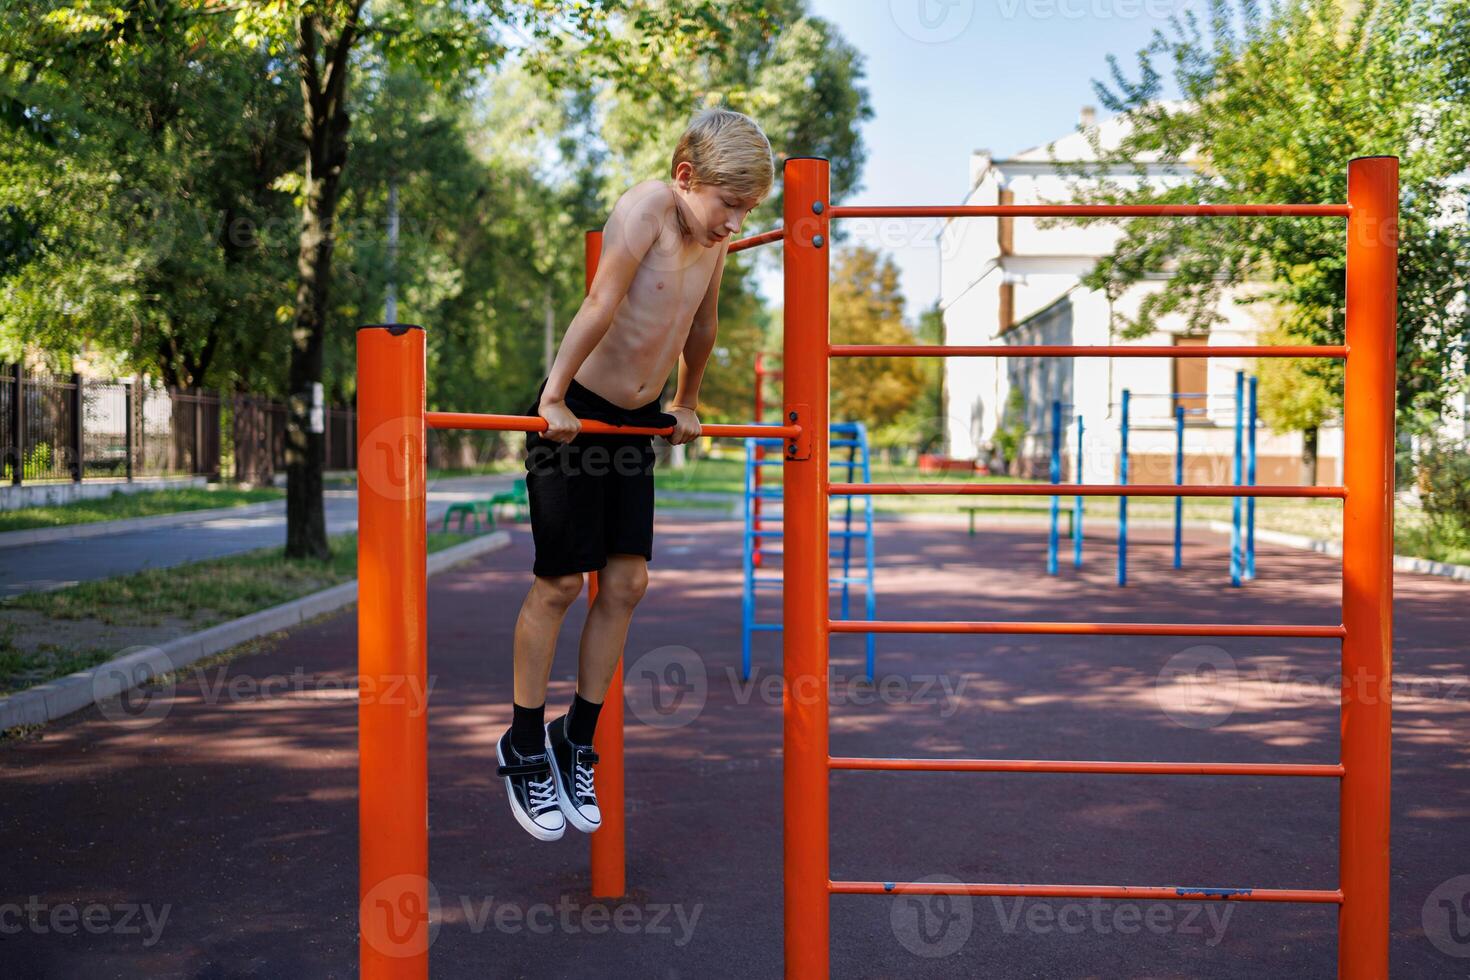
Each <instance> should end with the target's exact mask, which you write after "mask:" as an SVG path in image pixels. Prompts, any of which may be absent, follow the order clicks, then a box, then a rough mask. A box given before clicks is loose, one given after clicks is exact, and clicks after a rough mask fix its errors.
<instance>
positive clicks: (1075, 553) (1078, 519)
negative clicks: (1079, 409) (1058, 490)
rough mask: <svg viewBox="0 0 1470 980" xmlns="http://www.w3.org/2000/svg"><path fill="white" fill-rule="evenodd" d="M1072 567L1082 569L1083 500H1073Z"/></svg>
mask: <svg viewBox="0 0 1470 980" xmlns="http://www.w3.org/2000/svg"><path fill="white" fill-rule="evenodd" d="M1076 467H1077V472H1076V474H1075V475H1076V478H1077V480H1076V482H1077V484H1078V485H1079V486H1080V485H1081V483H1082V416H1080V415H1079V416H1077V461H1076ZM1072 565H1073V567H1074V568H1081V567H1082V498H1081V497H1080V496H1078V497H1074V498H1073V499H1072Z"/></svg>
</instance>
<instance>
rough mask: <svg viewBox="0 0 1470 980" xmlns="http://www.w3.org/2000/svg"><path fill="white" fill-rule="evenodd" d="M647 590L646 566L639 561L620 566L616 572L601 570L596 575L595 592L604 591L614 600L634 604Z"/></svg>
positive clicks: (599, 593) (600, 592) (600, 593)
mask: <svg viewBox="0 0 1470 980" xmlns="http://www.w3.org/2000/svg"><path fill="white" fill-rule="evenodd" d="M647 591H648V568H647V566H645V565H643V564H642V563H641V562H640V563H638V564H636V565H633V564H629V565H627V566H623V567H620V568H619V569H618V570H617V572H616V574H613V575H609V574H607V573H606V572H603V573H602V574H600V575H599V576H598V581H597V593H598V595H599V596H601V595H602V594H604V593H606V595H607V597H608V598H609V599H611V600H613V601H614V602H620V603H625V604H627V605H630V606H631V605H635V604H636V603H637V602H638V600H640V599H642V598H643V595H644V593H646V592H647Z"/></svg>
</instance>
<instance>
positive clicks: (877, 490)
mask: <svg viewBox="0 0 1470 980" xmlns="http://www.w3.org/2000/svg"><path fill="white" fill-rule="evenodd" d="M827 492H828V493H829V494H831V495H832V496H834V497H836V496H844V495H849V494H851V495H856V496H859V497H865V496H867V495H868V494H887V495H897V494H903V493H911V494H915V495H919V494H926V493H933V494H964V495H969V496H981V497H1339V498H1342V497H1346V496H1347V489H1346V488H1345V487H1284V486H1254V487H1250V486H1234V485H1231V484H1225V485H1221V484H1204V483H1202V484H1199V485H1198V486H1194V485H1189V484H1177V483H1130V484H1127V485H1124V484H1119V483H833V484H831V485H829V486H828V487H827Z"/></svg>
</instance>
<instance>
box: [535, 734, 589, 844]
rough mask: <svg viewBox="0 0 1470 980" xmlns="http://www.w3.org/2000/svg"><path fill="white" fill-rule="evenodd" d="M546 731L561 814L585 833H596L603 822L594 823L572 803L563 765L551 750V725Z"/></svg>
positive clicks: (547, 750) (547, 748)
mask: <svg viewBox="0 0 1470 980" xmlns="http://www.w3.org/2000/svg"><path fill="white" fill-rule="evenodd" d="M546 727H547V731H546V758H547V759H549V760H551V780H552V782H554V783H555V784H556V802H557V805H558V806H560V807H561V815H562V816H563V817H565V818H566V820H567V823H569V824H571V825H572V826H573V827H576V828H577V829H578V830H580V831H581V832H582V833H584V834H592V833H596V832H597V831H598V830H600V829H602V822H601V821H598V822H597V823H592V822H591V821H589V820H588V819H587V818H586V817H584V816H582V813H581V811H579V810H578V809H577V808H576V807H575V806H573V805H572V796H571V794H570V793H568V792H567V788H566V787H565V786H563V785H562V782H561V766H559V765H557V763H556V756H555V755H553V754H552V751H551V726H550V725H548V726H546Z"/></svg>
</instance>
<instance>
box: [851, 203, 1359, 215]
mask: <svg viewBox="0 0 1470 980" xmlns="http://www.w3.org/2000/svg"><path fill="white" fill-rule="evenodd" d="M829 213H830V214H831V216H832V217H834V218H1109V217H1111V218H1167V217H1185V218H1235V217H1240V218H1346V217H1348V216H1349V215H1350V214H1352V208H1351V207H1350V206H1349V205H1347V204H940V205H916V206H908V207H904V206H896V207H890V206H886V205H880V206H877V207H869V206H846V207H835V208H832V209H831V211H830V212H829Z"/></svg>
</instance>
